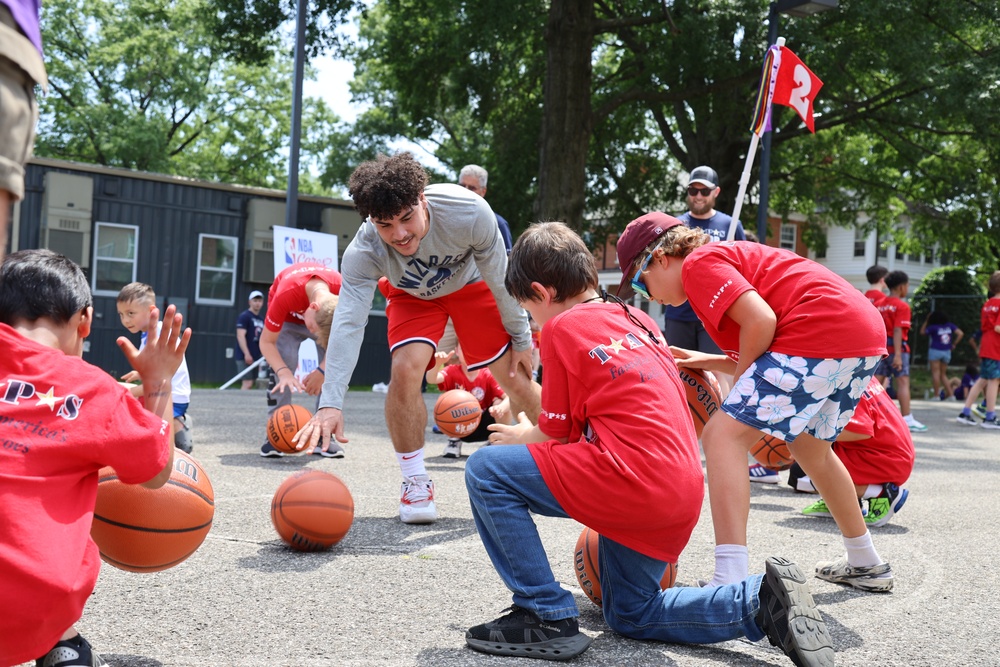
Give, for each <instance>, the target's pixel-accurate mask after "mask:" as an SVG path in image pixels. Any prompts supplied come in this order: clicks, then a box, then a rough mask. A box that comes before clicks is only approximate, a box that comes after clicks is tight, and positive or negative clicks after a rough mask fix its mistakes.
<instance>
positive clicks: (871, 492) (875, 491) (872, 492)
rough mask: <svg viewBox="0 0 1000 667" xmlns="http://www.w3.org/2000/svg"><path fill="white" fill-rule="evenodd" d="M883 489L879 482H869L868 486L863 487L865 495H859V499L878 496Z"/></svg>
mask: <svg viewBox="0 0 1000 667" xmlns="http://www.w3.org/2000/svg"><path fill="white" fill-rule="evenodd" d="M883 490H884V489H883V488H882V485H881V484H869V485H868V488H867V489H865V495H863V496H861V499H862V500H865V499H867V498H878V497H879V496H881V495H882V491H883Z"/></svg>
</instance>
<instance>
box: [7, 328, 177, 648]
mask: <svg viewBox="0 0 1000 667" xmlns="http://www.w3.org/2000/svg"><path fill="white" fill-rule="evenodd" d="M0 349H3V354H2V355H0V600H4V601H17V605H16V613H14V612H13V611H12V610H10V609H8V610H7V611H9V612H11V613H2V614H0V656H2V662H3V663H4V664H18V663H22V662H27V661H29V660H34V659H35V658H37V657H38V656H40V655H44V654H45V652H46V651H48V650H49V649H51V648H52V647H53V646H54V645H55V644H56V642H57V641H59V637H60V635H62V633H63V632H64V631H65V630H66V629H68V628H69V627H70V626H71V625H73V624H74V623H76V622H77V621H78V620H80V616H81V615H82V614H83V606H84V603H85V602H86V601H87V598H88V597H89V596H90V594H91V592H93V590H94V584H95V583H96V582H97V573H98V571H99V570H100V567H101V560H100V556H99V555H98V550H97V545H96V544H94V541H93V540H92V539H91V538H90V524H91V522H92V520H93V517H94V503H95V500H96V498H97V474H98V471H99V470H100V469H101V468H102V467H104V466H112V467H113V468H114V469H115V470H116V471H117V473H118V476H119V478H120V479H121V480H122V481H123V482H126V483H129V484H139V483H142V482H146V481H149V480H150V479H152V478H153V477H155V476H156V475H157V474H158V473H159V472H160V471H161V470H163V466H165V465H166V464H167V461H168V460H169V456H170V448H171V447H172V446H173V443H172V442H171V436H170V426H169V424H167V423H166V422H164V421H163V420H162V419H160V418H159V417H158V416H156V415H154V414H153V413H152V412H149V411H147V410H146V409H145V408H143V407H142V406H141V405H140V403H139V401H137V400H136V399H135V398H133V397H132V395H131V394H130V393H129V392H128V390H127V389H125V388H124V387H123V386H121V385H119V384H118V383H117V382H116V381H115V380H114V378H112V377H111V376H110V375H108V374H107V373H105V372H104V371H102V370H101V369H99V368H97V367H95V366H92V365H90V364H88V363H87V362H85V361H84V360H83V359H80V358H78V357H71V356H68V355H65V354H63V353H62V352H61V351H59V350H55V349H53V348H50V347H46V346H43V345H40V344H38V343H36V342H34V341H32V340H29V339H27V338H25V337H24V336H21V335H20V334H19V333H17V332H16V331H15V330H14V329H12V328H11V327H9V326H7V325H5V324H0Z"/></svg>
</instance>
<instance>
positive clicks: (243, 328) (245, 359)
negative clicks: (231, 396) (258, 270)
mask: <svg viewBox="0 0 1000 667" xmlns="http://www.w3.org/2000/svg"><path fill="white" fill-rule="evenodd" d="M247 304H248V305H249V306H250V307H249V308H247V309H246V310H244V311H243V312H242V313H240V316H239V317H237V318H236V346H237V347H238V348H239V354H237V355H236V373H237V374H239V373H242V372H243V371H244V370H245V369H246V367H247V366H249V365H250V364H252V363H253V362H255V361H257V360H258V359H260V356H261V354H260V332H261V331H263V330H264V318H263V317H261V316H260V309H261V307H263V305H264V295H263V294H261V293H260V291H259V290H254V291H252V292H250V298H249V299H247ZM252 388H253V373H251V374H250V375H248V376H246V377H244V378H243V386H242V389H252Z"/></svg>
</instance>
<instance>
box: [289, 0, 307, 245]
mask: <svg viewBox="0 0 1000 667" xmlns="http://www.w3.org/2000/svg"><path fill="white" fill-rule="evenodd" d="M308 11H309V0H298V2H296V3H295V76H294V78H293V79H292V129H291V142H290V146H289V149H288V150H289V155H288V194H287V195H286V198H285V226H286V227H298V224H296V223H297V222H298V204H299V135H300V134H301V125H302V77H303V70H304V69H305V50H306V12H308Z"/></svg>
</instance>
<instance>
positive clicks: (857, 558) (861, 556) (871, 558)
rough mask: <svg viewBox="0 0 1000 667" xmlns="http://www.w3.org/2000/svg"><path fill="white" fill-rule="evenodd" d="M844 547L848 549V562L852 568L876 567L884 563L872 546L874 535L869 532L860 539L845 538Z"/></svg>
mask: <svg viewBox="0 0 1000 667" xmlns="http://www.w3.org/2000/svg"><path fill="white" fill-rule="evenodd" d="M844 546H845V547H846V548H847V562H848V563H849V564H850V565H851V566H852V567H874V566H876V565H878V564H879V563H881V562H882V557H881V556H879V555H878V552H877V551H875V545H874V544H872V534H871V533H870V532H869V531H867V530H866V531H865V534H864V535H861V536H860V537H845V538H844Z"/></svg>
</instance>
